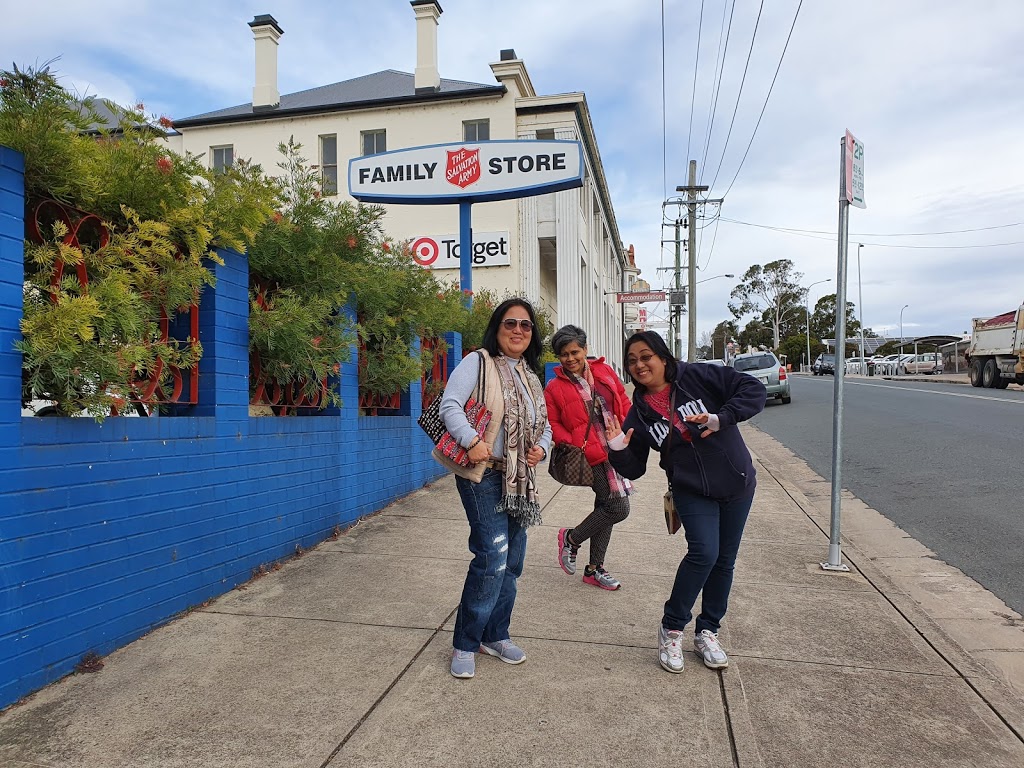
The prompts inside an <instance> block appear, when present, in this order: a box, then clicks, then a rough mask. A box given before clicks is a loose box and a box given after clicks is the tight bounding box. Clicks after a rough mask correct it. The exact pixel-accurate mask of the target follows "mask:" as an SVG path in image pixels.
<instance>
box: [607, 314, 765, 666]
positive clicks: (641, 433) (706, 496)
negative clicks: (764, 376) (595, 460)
mask: <svg viewBox="0 0 1024 768" xmlns="http://www.w3.org/2000/svg"><path fill="white" fill-rule="evenodd" d="M625 351H626V354H625V360H626V369H627V371H628V372H629V376H630V378H631V379H632V380H633V383H634V384H635V386H636V390H635V392H634V394H633V407H632V408H631V409H630V411H629V414H628V415H627V416H626V420H625V422H624V423H623V424H622V425H619V424H616V423H613V424H610V425H609V429H608V438H609V441H608V446H609V448H610V449H611V450H610V451H609V460H610V461H611V464H612V466H613V467H615V469H616V470H617V471H618V472H620V473H621V474H622V475H623V476H624V477H627V478H629V479H631V480H635V479H636V478H638V477H640V476H641V475H643V474H644V472H646V471H647V457H648V455H649V453H650V450H651V449H652V448H653V449H654V450H656V451H658V452H659V453H661V460H660V462H659V464H660V466H661V468H662V469H664V470H665V474H666V475H667V476H668V481H669V484H670V485H671V486H672V496H673V498H674V500H675V505H676V510H677V512H678V514H679V519H680V522H681V523H682V525H683V530H684V531H685V533H686V543H687V551H686V556H685V557H684V558H683V561H682V562H681V563H680V564H679V570H678V571H677V572H676V580H675V584H674V585H673V586H672V594H671V595H670V596H669V599H668V601H667V602H666V603H665V614H664V616H663V617H662V620H661V627H660V629H659V631H658V645H659V660H660V661H661V666H662V667H664V668H665V669H666V670H668V671H669V672H682V671H683V649H682V640H683V630H684V629H686V625H687V624H689V623H690V619H691V618H692V616H693V614H692V610H693V604H694V602H695V601H696V600H697V594H698V593H699V592H700V591H701V590H703V591H704V596H703V600H702V603H701V613H700V615H699V616H698V617H697V623H696V629H695V632H696V634H695V636H694V648H695V649H696V651H697V653H698V655H700V656H701V657H702V658H703V660H704V664H705V665H707V666H708V667H710V668H712V669H723V668H725V667H727V666H728V665H729V657H728V656H727V655H726V654H725V651H723V650H722V646H721V644H720V643H719V642H718V630H719V627H720V625H721V622H722V617H724V616H725V611H726V608H727V607H728V603H729V592H730V590H731V589H732V577H733V570H734V567H735V564H736V554H737V553H738V552H739V547H740V538H741V537H742V536H743V526H744V525H745V524H746V521H747V514H748V513H749V512H750V505H751V503H752V502H753V500H754V487H755V485H756V483H755V481H754V465H753V462H752V461H751V459H750V452H749V451H748V450H747V446H746V445H745V444H744V442H743V437H742V436H741V435H740V431H739V428H738V427H737V426H736V425H737V424H738V423H739V422H741V421H745V420H746V419H749V418H750V417H752V416H755V415H756V414H758V413H760V412H761V410H762V409H763V408H764V404H765V397H766V394H767V393H766V391H765V388H764V385H763V384H762V383H761V382H760V381H759V380H757V379H755V378H754V377H753V376H748V375H747V374H745V373H740V372H739V371H736V370H735V369H733V368H729V367H726V366H720V365H707V364H704V363H682V362H678V361H677V360H676V359H675V358H674V357H673V356H672V353H671V352H670V351H669V349H668V346H667V345H666V344H665V340H664V339H663V338H662V337H661V336H660V335H658V334H656V333H653V332H651V331H643V332H640V333H634V334H633V335H632V336H630V337H629V339H627V341H626V347H625ZM670 408H671V409H672V410H673V414H672V416H673V418H672V423H671V426H670V424H669V419H668V417H669V411H670ZM669 429H674V430H675V431H674V432H673V433H672V440H671V443H670V444H669V448H668V451H667V452H666V451H665V450H663V448H664V445H665V440H666V437H667V436H668V434H669Z"/></svg>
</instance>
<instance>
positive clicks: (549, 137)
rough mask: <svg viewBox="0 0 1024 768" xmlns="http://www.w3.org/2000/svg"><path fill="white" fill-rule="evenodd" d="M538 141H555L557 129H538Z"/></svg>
mask: <svg viewBox="0 0 1024 768" xmlns="http://www.w3.org/2000/svg"><path fill="white" fill-rule="evenodd" d="M537 140H538V141H554V140H555V129H554V128H538V129H537Z"/></svg>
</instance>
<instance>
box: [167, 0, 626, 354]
mask: <svg viewBox="0 0 1024 768" xmlns="http://www.w3.org/2000/svg"><path fill="white" fill-rule="evenodd" d="M411 5H412V8H413V11H414V14H415V23H416V37H417V51H416V70H415V73H414V74H408V73H404V72H397V71H395V70H386V71H383V72H377V73H374V74H369V75H365V76H363V77H358V78H354V79H352V80H346V81H343V82H340V83H334V84H331V85H324V86H321V87H319V88H314V89H311V90H308V91H301V92H298V93H293V94H285V95H283V96H282V95H280V94H279V92H278V87H277V50H278V46H279V44H280V41H281V38H282V35H283V30H282V29H281V27H280V25H279V24H278V22H277V21H276V20H275V19H274V18H273V17H272V16H266V15H264V16H257V17H256V18H255V19H254V20H253V21H252V22H250V24H249V26H250V27H251V28H252V31H253V36H254V41H255V48H256V75H255V84H254V87H253V93H252V96H253V100H252V102H251V103H248V104H242V105H240V106H236V107H230V108H228V109H222V110H217V111H215V112H209V113H206V114H201V115H196V116H194V117H189V118H185V119H183V120H177V121H175V129H176V130H177V131H178V132H179V135H177V136H172V137H170V142H171V148H172V149H174V150H175V151H178V152H185V151H187V152H192V153H197V154H199V155H201V156H202V155H205V156H206V157H207V158H208V162H209V164H210V166H211V167H220V166H223V165H226V164H230V163H232V162H234V159H235V158H243V157H244V158H247V159H250V160H252V161H254V162H257V163H259V164H260V165H262V166H263V168H264V169H265V170H267V171H268V172H270V173H273V172H274V171H275V170H276V168H277V163H278V162H279V161H280V160H281V156H280V155H279V154H278V152H277V147H278V144H279V143H281V142H287V141H288V140H289V138H290V137H294V139H295V141H297V142H299V143H301V144H302V145H303V154H304V156H305V157H306V158H307V160H308V161H309V162H311V163H314V164H316V165H318V166H319V167H320V169H321V174H322V183H323V187H324V193H325V194H328V195H330V194H337V195H338V197H339V198H340V199H347V198H348V196H347V194H346V189H347V169H348V161H349V159H350V158H351V157H357V156H360V155H367V154H375V153H379V152H383V151H388V150H396V149H404V148H408V147H416V146H425V145H430V144H447V143H452V142H459V141H467V142H476V141H485V140H499V139H570V140H574V141H580V142H581V143H582V146H583V158H584V173H583V187H582V188H579V189H571V190H567V191H563V192H554V193H550V194H546V195H538V196H535V197H527V198H520V199H518V200H505V201H498V202H489V203H478V204H476V205H474V206H473V231H474V235H475V239H476V238H477V237H478V236H480V235H481V234H482V233H492V234H493V238H494V242H496V243H498V245H496V246H493V247H492V251H493V252H494V253H493V255H491V256H486V260H487V262H491V263H493V262H495V261H497V262H498V264H497V265H492V266H488V265H487V263H484V264H480V265H478V266H475V267H474V268H473V288H474V289H475V290H479V289H481V288H487V289H491V290H493V291H495V292H496V293H498V294H499V295H500V294H502V293H504V292H505V291H509V292H513V293H517V294H521V295H525V296H526V297H528V298H530V299H531V300H532V301H534V302H535V304H536V305H537V306H539V307H542V308H544V309H546V310H547V312H548V313H549V314H550V316H551V318H552V319H553V320H554V322H555V324H556V326H559V325H564V324H566V323H574V324H576V325H580V326H582V327H583V328H584V329H586V331H587V333H588V335H589V337H590V349H591V351H592V352H593V353H595V354H601V355H605V356H606V357H607V358H608V360H609V361H610V362H613V363H614V365H615V366H616V367H617V368H618V369H619V371H620V373H621V371H622V364H621V363H622V340H623V320H625V322H626V323H630V322H633V321H634V320H635V314H636V310H635V306H632V305H627V307H626V311H625V312H623V307H622V305H619V304H617V303H616V297H615V295H614V293H615V292H616V291H623V290H629V289H630V288H631V287H632V285H633V282H634V281H635V280H636V277H637V275H638V270H637V269H636V266H635V261H634V259H633V252H632V247H630V248H628V249H627V248H625V247H624V246H623V244H622V242H621V239H620V237H619V232H618V226H617V224H616V221H615V213H614V210H613V208H612V203H611V197H610V194H609V191H608V186H607V182H606V179H605V175H604V168H603V166H602V164H601V156H600V153H599V152H598V147H597V140H596V137H595V135H594V129H593V125H592V123H591V119H590V111H589V109H588V107H587V101H586V97H585V95H584V94H583V93H569V94H560V95H550V96H541V95H538V94H537V93H536V91H535V90H534V88H533V84H532V83H531V82H530V76H529V74H528V73H527V71H526V65H525V64H524V63H523V61H522V60H520V59H518V58H517V57H516V55H515V52H514V51H512V50H503V51H501V52H500V56H499V61H497V62H495V63H493V64H491V65H490V67H491V71H492V72H493V73H494V78H495V80H496V83H491V84H480V83H469V82H464V81H459V80H448V79H442V78H441V77H440V76H439V74H438V69H437V26H438V20H439V18H440V16H441V13H442V11H441V7H440V5H439V4H438V3H437V2H435V0H412V2H411ZM385 208H386V211H387V213H386V216H385V218H384V227H385V229H386V231H387V232H388V234H389V235H390V236H391V237H393V238H395V239H396V240H410V241H416V240H417V239H419V238H423V237H427V238H430V239H432V240H433V241H434V242H435V243H438V245H439V248H440V250H441V252H442V253H441V257H442V258H439V259H438V260H437V261H436V262H435V264H440V263H443V262H444V261H445V259H444V258H443V257H444V255H445V253H446V252H447V249H449V248H451V247H452V246H453V245H454V243H457V242H458V232H459V213H458V206H456V205H442V206H419V205H388V206H385ZM445 236H449V237H452V238H454V242H449V243H444V242H443V241H444V239H445ZM449 263H451V264H452V266H453V267H454V268H437V267H435V268H436V271H437V272H438V277H440V278H442V279H446V280H450V281H453V282H458V279H459V271H458V268H457V266H458V262H457V261H456V260H454V259H450V260H449Z"/></svg>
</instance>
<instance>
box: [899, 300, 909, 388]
mask: <svg viewBox="0 0 1024 768" xmlns="http://www.w3.org/2000/svg"><path fill="white" fill-rule="evenodd" d="M909 306H910V305H909V304H904V305H903V309H907V307H909ZM903 309H901V310H900V353H899V355H897V356H896V375H897V376H899V375H900V357H901V356H902V355H903Z"/></svg>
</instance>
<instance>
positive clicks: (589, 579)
mask: <svg viewBox="0 0 1024 768" xmlns="http://www.w3.org/2000/svg"><path fill="white" fill-rule="evenodd" d="M583 583H584V584H593V585H594V586H595V587H600V588H601V589H607V590H610V591H612V592H614V591H615V590H616V589H618V588H619V587H621V586H622V585H621V584H620V583H619V580H618V579H616V578H615V577H614V576H612V575H611V574H610V573H608V571H606V570H605V569H604V568H598V569H597V570H596V571H591V570H590V569H589V568H584V569H583Z"/></svg>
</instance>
